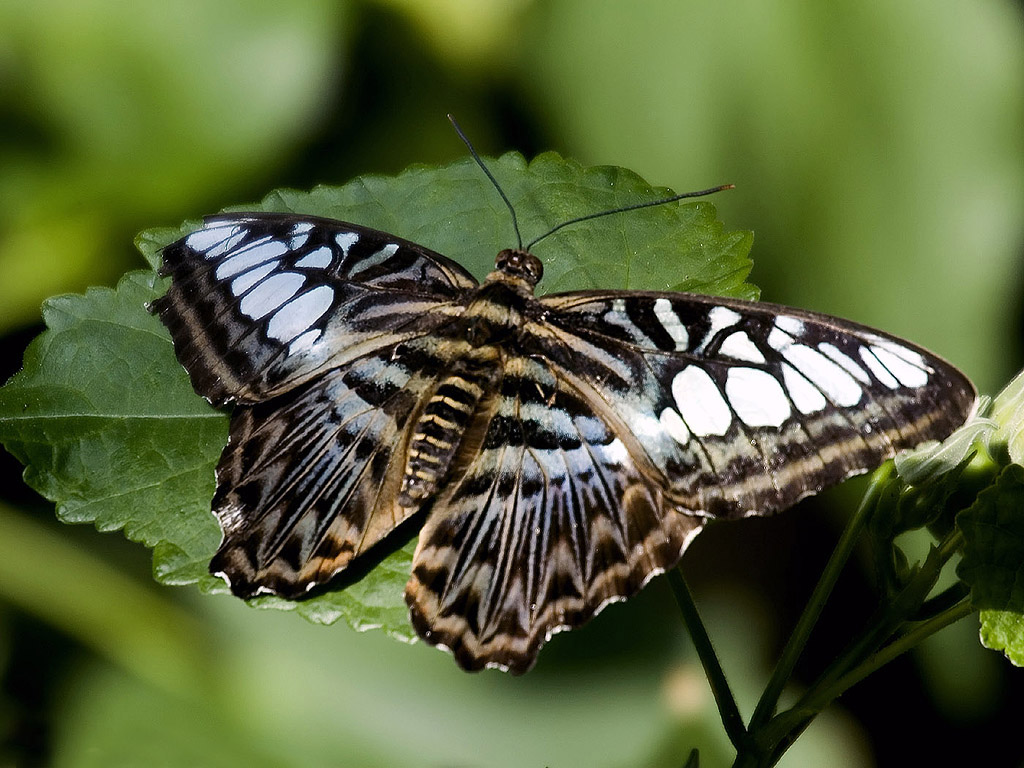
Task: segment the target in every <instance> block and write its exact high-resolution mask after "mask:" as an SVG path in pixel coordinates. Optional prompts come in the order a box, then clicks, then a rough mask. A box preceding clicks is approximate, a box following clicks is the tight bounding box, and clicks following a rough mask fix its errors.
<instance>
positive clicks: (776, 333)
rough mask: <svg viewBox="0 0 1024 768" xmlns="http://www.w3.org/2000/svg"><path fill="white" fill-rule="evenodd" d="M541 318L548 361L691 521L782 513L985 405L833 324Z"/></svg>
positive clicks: (711, 315) (926, 361)
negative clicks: (577, 383) (627, 442)
mask: <svg viewBox="0 0 1024 768" xmlns="http://www.w3.org/2000/svg"><path fill="white" fill-rule="evenodd" d="M541 304H542V305H543V306H544V307H545V308H546V309H547V310H549V311H548V312H547V313H546V314H545V318H544V320H545V321H544V323H543V325H541V324H538V325H537V333H536V335H535V338H536V339H537V340H538V342H539V346H540V347H541V348H542V350H543V352H542V354H545V355H547V356H548V357H549V358H550V359H551V360H552V361H553V363H554V364H557V365H558V366H559V367H561V368H563V369H565V370H566V371H585V372H586V376H585V378H586V380H587V382H588V383H590V384H591V385H592V386H593V389H594V391H595V393H596V395H597V396H598V397H600V398H601V399H602V400H603V401H604V402H605V403H607V405H608V407H609V408H610V409H611V410H613V411H615V412H617V413H619V414H621V415H622V417H623V419H624V420H625V422H626V423H627V424H628V425H629V426H630V428H631V429H632V430H633V432H634V433H635V434H637V435H640V436H642V440H641V443H642V446H643V451H644V453H645V454H646V456H647V458H648V459H649V461H650V463H651V464H652V465H653V466H654V467H655V468H656V470H657V477H656V478H655V479H656V480H657V482H659V483H661V484H662V485H663V487H664V489H665V492H666V493H668V494H669V495H670V496H671V497H672V498H673V499H674V500H675V501H676V503H677V504H678V505H679V506H680V507H681V508H684V509H686V510H689V511H690V512H692V513H694V514H699V515H705V516H714V517H738V516H744V515H752V514H767V513H770V512H773V511H776V510H779V509H784V508H786V507H788V506H790V505H792V504H794V503H795V502H796V501H798V500H799V499H801V498H803V497H804V496H807V495H809V494H812V493H817V492H819V491H821V490H822V489H823V488H825V487H828V486H830V485H834V484H836V483H838V482H840V481H841V480H843V479H844V478H846V477H849V476H850V475H853V474H856V473H859V472H864V471H867V470H869V469H873V468H874V467H876V466H878V465H879V464H880V463H881V462H882V461H884V460H885V459H887V458H890V457H892V456H893V455H894V454H895V453H896V451H898V450H900V449H901V448H909V447H912V446H914V445H917V444H918V443H920V442H923V441H925V440H931V439H942V438H944V437H946V436H947V435H948V434H949V433H950V432H952V431H953V430H954V429H955V428H957V427H958V426H960V425H961V424H963V423H964V421H966V419H967V418H968V417H969V415H970V414H971V412H972V411H973V409H974V406H975V400H976V393H975V390H974V387H973V385H972V384H971V382H970V381H969V380H968V379H967V378H966V377H965V376H964V375H963V374H962V373H961V372H960V371H958V370H957V369H956V368H954V367H953V366H951V365H949V364H948V363H946V362H945V361H943V360H941V359H939V358H938V357H936V356H934V355H932V354H931V353H929V352H927V351H925V350H923V349H920V348H919V347H916V346H914V345H912V344H909V343H908V342H906V341H903V340H901V339H897V338H895V337H893V336H889V335H887V334H884V333H882V332H880V331H876V330H873V329H870V328H867V327H865V326H862V325H858V324H856V323H851V322H847V321H844V320H838V319H836V318H833V317H829V316H827V315H821V314H816V313H812V312H806V311H802V310H796V309H790V308H788V307H782V306H778V305H772V304H766V303H757V302H746V301H740V300H728V299H719V298H714V297H708V296H699V295H687V294H679V293H640V292H631V293H608V292H581V293H575V294H563V295H555V296H548V297H544V298H543V299H541Z"/></svg>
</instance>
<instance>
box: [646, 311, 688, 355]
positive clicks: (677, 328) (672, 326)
mask: <svg viewBox="0 0 1024 768" xmlns="http://www.w3.org/2000/svg"><path fill="white" fill-rule="evenodd" d="M654 316H655V317H656V318H658V322H659V323H661V327H662V328H664V329H665V333H667V334H668V335H669V336H671V337H672V341H674V342H675V344H676V351H677V352H685V351H686V349H687V348H688V347H689V346H690V334H689V333H687V331H686V326H685V325H683V323H682V322H681V321H680V320H679V315H677V314H676V313H675V310H674V309H672V302H671V301H669V300H668V299H655V300H654Z"/></svg>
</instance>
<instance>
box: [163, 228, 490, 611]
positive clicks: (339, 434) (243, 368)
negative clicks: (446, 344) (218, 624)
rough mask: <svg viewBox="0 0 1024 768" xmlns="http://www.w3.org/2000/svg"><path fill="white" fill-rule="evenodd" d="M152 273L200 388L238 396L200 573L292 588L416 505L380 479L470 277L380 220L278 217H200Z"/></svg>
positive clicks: (245, 588)
mask: <svg viewBox="0 0 1024 768" xmlns="http://www.w3.org/2000/svg"><path fill="white" fill-rule="evenodd" d="M163 271H164V272H165V273H166V274H169V275H170V276H171V278H172V280H171V285H170V288H169V289H168V291H167V294H166V295H165V296H164V297H162V298H160V299H157V300H156V301H154V302H153V304H152V309H153V311H156V312H158V313H159V315H160V317H161V319H162V320H163V322H164V323H165V324H166V325H167V327H168V328H169V329H170V331H171V335H172V337H173V339H174V346H175V352H176V354H177V356H178V359H179V361H181V363H182V365H184V367H185V368H186V370H187V371H188V373H189V375H190V377H191V379H192V383H193V385H194V387H195V389H196V391H197V392H199V393H200V394H202V395H204V396H206V397H207V398H209V399H210V400H211V401H212V402H214V403H215V404H223V403H228V402H234V403H236V404H237V405H236V408H235V410H234V411H233V413H232V416H231V432H230V440H229V444H228V446H227V447H226V448H225V450H224V452H223V454H222V455H221V459H220V462H219V464H218V467H217V491H216V495H215V497H214V500H213V511H214V513H215V514H216V515H217V517H218V519H219V520H220V522H221V527H222V528H223V531H224V540H223V543H222V544H221V547H220V549H219V551H218V552H217V554H216V556H215V557H214V558H213V561H212V562H211V564H210V570H211V571H212V572H214V573H218V574H221V575H223V576H224V577H225V578H227V580H228V582H229V583H230V584H231V587H232V590H233V591H234V592H235V593H236V594H238V595H241V596H244V597H248V596H250V595H253V594H256V593H257V592H274V593H277V594H284V595H292V596H294V595H298V594H302V593H303V592H305V591H306V590H308V589H309V588H310V587H312V586H313V585H315V584H317V583H321V582H324V581H327V580H328V579H329V578H330V577H331V576H332V575H333V574H335V573H337V572H339V571H340V570H342V569H343V568H344V567H345V566H346V565H347V564H348V562H349V561H350V560H351V559H352V558H353V557H355V556H356V555H358V554H359V553H361V552H363V551H365V550H366V549H368V548H369V547H370V546H372V545H373V544H374V543H376V542H377V541H379V540H380V539H381V538H383V537H384V536H385V535H387V534H388V533H389V532H390V531H391V530H393V529H394V528H395V527H396V526H397V525H399V524H400V523H401V522H402V520H404V519H405V518H407V517H408V516H409V515H411V514H412V513H413V512H414V511H415V508H414V507H399V506H398V505H396V504H394V503H393V502H394V497H395V493H396V491H395V489H394V488H392V487H391V486H392V485H395V484H396V483H397V481H398V480H399V479H400V476H401V470H402V466H401V462H402V461H403V455H402V454H403V450H404V449H403V445H404V443H403V440H404V431H405V424H406V422H407V420H408V419H409V418H410V416H411V414H413V413H414V412H415V411H416V408H417V407H418V402H419V398H420V397H421V396H423V394H424V393H425V392H427V391H428V390H429V388H430V386H431V384H432V382H433V381H434V379H435V377H436V376H437V374H438V371H439V370H441V369H443V367H444V366H445V364H446V361H444V360H440V359H438V358H437V357H436V356H435V355H433V354H432V353H431V349H432V345H430V344H429V342H428V341H425V340H427V339H429V335H430V332H431V330H432V329H433V328H434V327H436V326H437V325H438V324H441V323H444V322H445V321H446V320H447V318H448V317H449V316H450V315H451V314H452V313H457V312H459V311H461V305H460V303H459V302H460V297H461V296H462V294H463V292H464V291H466V290H468V289H471V288H472V287H474V286H475V285H476V282H475V281H474V280H473V278H472V277H471V276H470V275H469V274H468V273H466V272H465V271H464V270H463V269H462V268H461V267H459V266H458V265H457V264H455V263H454V262H451V261H449V260H448V259H445V258H444V257H443V256H440V255H438V254H435V253H432V252H431V251H428V250H426V249H424V248H421V247H420V246H417V245H415V244H412V243H408V242H406V241H404V240H400V239H398V238H395V237H393V236H391V235H388V234H386V233H382V232H377V231H375V230H371V229H367V228H365V227H358V226H354V225H349V224H345V223H343V222H337V221H329V220H325V219H316V218H310V217H298V216H292V215H287V214H239V215H229V216H218V217H213V218H211V219H208V220H207V222H206V226H205V227H204V228H203V229H200V230H198V231H197V232H194V233H192V234H191V235H189V236H188V237H186V238H184V239H183V240H180V241H178V242H176V243H174V244H172V245H171V246H168V247H167V248H166V249H165V251H164V270H163ZM396 462H397V463H398V465H399V466H398V467H397V469H396V467H395V466H394V465H395V463H396Z"/></svg>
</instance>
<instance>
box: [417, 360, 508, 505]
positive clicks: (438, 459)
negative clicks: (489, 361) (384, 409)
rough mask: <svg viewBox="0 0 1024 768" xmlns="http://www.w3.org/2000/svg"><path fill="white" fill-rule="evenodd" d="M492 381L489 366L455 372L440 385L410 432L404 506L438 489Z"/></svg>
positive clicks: (428, 495) (418, 502)
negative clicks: (487, 368)
mask: <svg viewBox="0 0 1024 768" xmlns="http://www.w3.org/2000/svg"><path fill="white" fill-rule="evenodd" d="M489 383H490V375H489V372H488V371H487V370H486V369H473V370H467V371H465V372H460V373H452V374H450V375H448V376H447V377H446V378H445V379H443V380H442V381H441V383H440V384H438V386H437V388H436V389H435V390H434V393H433V395H431V397H430V399H429V400H428V401H427V404H426V406H424V408H423V411H422V413H421V414H420V416H419V418H418V419H417V420H416V424H415V426H414V427H413V428H412V430H411V431H410V439H409V447H408V449H407V451H406V462H405V471H404V473H403V477H402V488H401V491H400V493H399V497H398V503H399V505H400V506H403V507H415V506H418V505H419V504H420V503H421V502H422V501H424V500H426V499H428V498H430V497H431V496H432V495H433V494H434V492H435V491H436V490H437V487H438V484H439V483H440V482H441V481H442V480H443V479H444V477H445V475H446V474H447V472H448V468H449V467H450V466H451V464H452V460H453V459H454V457H455V454H456V452H457V451H458V449H459V446H460V445H461V443H462V438H463V436H464V435H465V434H466V430H467V429H468V428H469V424H470V422H471V420H472V419H473V415H474V413H475V412H476V410H477V406H478V404H479V403H480V400H481V399H482V398H483V396H484V394H485V393H486V390H487V388H488V386H489Z"/></svg>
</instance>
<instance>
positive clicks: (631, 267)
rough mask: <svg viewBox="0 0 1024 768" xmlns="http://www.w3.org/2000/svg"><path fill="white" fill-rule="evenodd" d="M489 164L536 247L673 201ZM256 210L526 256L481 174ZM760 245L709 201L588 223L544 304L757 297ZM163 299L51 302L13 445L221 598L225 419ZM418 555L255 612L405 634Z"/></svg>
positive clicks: (61, 494)
mask: <svg viewBox="0 0 1024 768" xmlns="http://www.w3.org/2000/svg"><path fill="white" fill-rule="evenodd" d="M491 168H492V170H493V171H494V173H495V175H496V176H497V177H498V179H499V180H500V181H501V183H502V184H503V186H504V187H505V190H506V192H507V193H508V195H509V197H510V198H511V200H512V201H513V203H514V204H515V205H516V208H517V211H518V213H519V221H520V226H521V228H522V231H523V233H524V237H525V238H526V239H529V238H530V237H534V236H536V235H538V234H541V233H543V232H545V231H547V230H548V229H549V228H550V227H552V226H554V225H555V224H558V223H560V222H562V221H565V220H566V219H569V218H572V217H574V216H579V215H582V214H586V213H593V212H595V211H600V210H605V209H608V208H612V207H616V206H622V205H627V204H630V203H636V202H640V201H645V200H651V199H657V198H659V197H663V196H666V195H667V194H669V191H668V190H665V189H655V188H652V187H651V186H650V185H648V184H647V183H646V182H645V181H643V179H641V178H640V177H638V176H637V175H636V174H634V173H631V172H630V171H627V170H623V169H620V168H609V167H600V168H584V167H583V166H581V165H579V164H578V163H576V162H573V161H571V160H565V159H562V158H560V157H558V156H557V155H554V154H550V153H549V154H544V155H541V156H540V157H538V158H537V159H535V160H534V161H533V162H531V163H529V164H527V163H526V161H525V160H523V158H522V157H521V156H519V155H516V154H507V155H505V156H503V157H501V158H499V159H497V160H493V161H491ZM245 209H247V210H267V211H270V210H276V211H295V212H301V213H307V214H315V215H320V216H328V217H332V218H337V219H343V220H349V221H355V222H359V223H361V224H365V225H369V226H372V227H376V228H378V229H382V230H385V231H389V232H393V233H394V234H396V235H399V236H402V237H406V238H408V239H410V240H414V241H416V242H420V243H422V244H424V245H426V246H428V247H430V248H433V249H435V250H437V251H440V252H441V253H444V254H446V255H448V256H451V257H453V258H455V259H456V260H458V261H460V262H462V263H463V264H464V265H466V266H467V268H469V269H470V270H472V271H473V272H474V273H475V274H477V275H478V276H482V275H484V274H486V272H487V271H489V269H490V268H491V265H492V264H493V259H494V256H495V254H496V253H497V252H498V250H500V249H501V248H503V247H508V246H510V245H514V244H515V243H514V240H513V237H514V236H513V233H512V227H511V223H510V219H509V216H508V212H507V211H506V210H505V208H504V207H503V205H502V203H501V200H500V198H499V197H498V195H497V194H496V193H495V191H494V189H493V188H492V187H490V185H489V183H488V182H487V180H486V178H485V177H483V174H481V173H480V170H479V169H478V168H477V167H476V166H475V165H473V164H472V163H471V162H470V161H460V162H457V163H454V164H452V165H449V166H447V167H443V168H425V167H414V168H410V169H408V170H407V171H405V172H403V173H402V174H400V175H398V176H396V177H382V176H366V177H362V178H359V179H356V180H354V181H352V182H350V183H349V184H346V185H344V186H342V187H319V188H317V189H315V190H313V191H312V192H305V193H304V192H297V191H293V190H279V191H276V192H274V193H272V194H270V195H268V196H267V198H265V200H264V201H263V202H262V203H261V204H259V205H255V206H252V205H250V206H245ZM195 226H196V225H195V223H188V224H186V225H183V226H182V227H181V228H180V229H162V230H152V231H149V232H145V233H143V234H142V235H140V237H139V238H138V240H137V244H138V246H139V248H140V250H141V251H142V252H143V254H144V255H145V256H146V258H147V259H148V260H149V262H150V263H151V264H153V265H156V264H157V263H158V262H159V250H160V248H162V247H163V246H165V245H167V244H168V243H170V242H172V241H173V240H175V239H177V238H178V237H181V236H183V235H184V234H186V233H187V232H189V231H190V230H192V229H193V228H195ZM750 244H751V235H750V234H749V233H742V232H726V231H725V230H724V228H723V226H722V224H721V223H720V222H718V221H717V220H716V219H715V213H714V207H713V206H712V205H711V204H710V203H708V202H706V201H701V202H696V203H687V204H684V205H676V204H670V205H665V206H661V207H657V208H650V209H644V210H641V211H630V212H627V213H621V214H616V215H613V216H608V217H606V218H603V219H598V220H596V221H588V222H585V223H581V224H578V225H575V226H573V227H570V228H567V229H566V230H563V231H560V232H558V233H556V234H555V235H553V236H551V237H550V238H548V239H546V240H544V241H543V243H541V244H540V245H539V246H538V247H537V249H536V250H537V253H538V255H539V256H540V257H541V258H542V260H543V261H544V262H545V269H546V273H547V275H546V278H545V280H544V282H543V283H542V284H541V290H542V291H543V290H548V291H550V290H571V289H582V288H591V287H609V288H616V287H619V288H621V287H631V288H649V289H664V288H668V287H670V286H682V287H686V288H688V289H700V290H704V291H706V292H714V293H718V294H722V295H729V296H746V297H753V296H756V293H757V291H756V289H755V288H754V287H753V286H752V285H750V284H749V283H746V282H744V278H745V277H746V275H747V273H748V272H749V270H750V266H751V264H750V261H749V260H748V259H747V251H748V250H749V247H750ZM164 287H165V286H164V285H163V283H162V281H161V280H159V279H158V278H157V277H156V275H155V274H154V273H151V272H136V273H131V274H129V275H126V276H125V277H124V278H123V279H122V280H121V282H120V284H119V285H118V287H117V289H116V290H110V289H106V288H96V289H90V290H89V291H88V292H87V293H86V294H85V295H84V296H63V297H58V298H55V299H52V300H50V301H49V302H47V304H46V305H45V307H44V316H45V319H46V322H47V325H48V330H47V331H45V332H44V333H43V334H42V335H41V336H40V337H39V338H38V339H36V340H35V341H34V342H33V344H32V345H31V346H30V348H29V350H28V352H27V353H26V356H25V367H24V370H23V371H22V372H21V373H19V374H18V375H16V376H15V377H14V378H13V379H12V380H11V382H10V383H8V384H7V385H6V386H5V387H3V388H2V389H0V442H3V444H4V445H5V446H6V447H7V449H8V450H9V451H11V453H13V454H14V455H15V456H16V457H18V459H19V460H21V461H22V462H23V463H24V464H25V465H26V467H27V469H26V471H25V479H26V481H27V482H28V483H29V484H30V485H31V486H32V487H33V488H35V489H36V490H38V491H39V492H40V493H42V494H43V495H44V496H46V497H47V498H48V499H51V500H52V501H54V502H55V503H56V504H57V514H58V516H59V517H60V519H62V520H64V521H66V522H91V523H93V524H94V525H96V527H97V528H99V529H100V530H105V531H108V530H116V529H121V530H123V531H124V533H125V535H126V536H127V537H129V538H130V539H132V540H134V541H139V542H141V543H143V544H145V545H146V546H148V547H152V548H153V567H154V574H155V577H156V579H157V580H158V581H160V582H162V583H166V584H186V583H193V582H195V583H198V584H199V586H200V588H201V589H203V590H204V591H207V592H225V591H227V588H226V586H225V585H224V584H223V582H221V581H220V580H218V579H215V578H213V577H211V576H209V575H208V574H207V570H206V568H207V562H208V561H209V559H210V557H211V556H212V554H213V552H214V551H215V550H216V548H217V544H218V542H219V540H220V532H219V529H218V527H217V523H216V521H215V519H214V517H213V515H212V514H211V513H210V499H211V497H212V495H213V490H214V467H215V465H216V462H217V458H218V456H219V455H220V451H221V450H222V448H223V446H224V444H225V442H226V439H227V423H228V418H227V414H226V413H224V412H220V411H217V410H215V409H213V408H212V407H211V406H210V405H209V404H208V403H206V402H205V401H204V400H202V399H201V398H199V397H198V396H196V395H195V394H194V393H193V391H192V389H191V387H190V385H189V381H188V377H187V375H186V373H185V371H184V369H182V368H181V366H179V365H178V363H177V362H176V360H175V358H174V353H173V349H172V345H171V340H170V337H169V335H168V334H167V333H166V331H165V330H164V328H163V326H162V325H161V324H160V322H159V321H158V320H157V319H156V318H155V317H153V316H151V315H150V314H149V313H148V312H147V311H146V309H145V304H146V302H147V301H151V300H152V299H154V298H155V297H157V296H158V295H159V294H160V293H161V292H162V291H163V289H164ZM398 543H401V542H398ZM414 546H415V542H408V543H406V544H405V546H404V547H401V548H400V549H397V550H395V551H391V552H389V553H388V552H385V554H384V556H383V557H382V559H381V560H380V562H377V563H375V564H374V567H372V568H371V569H368V572H366V573H365V575H364V576H363V578H361V579H359V580H355V579H354V576H348V577H347V578H346V579H345V581H346V582H347V586H345V587H344V588H341V587H334V588H331V589H326V590H323V591H320V592H318V593H317V594H315V595H313V596H311V597H310V598H308V599H305V600H302V601H288V600H283V599H280V598H277V597H273V596H267V597H261V598H258V599H255V600H252V601H250V603H251V604H252V605H255V606H259V607H272V608H279V609H287V610H296V611H298V612H299V613H300V614H302V615H303V616H305V617H306V618H308V619H310V620H311V621H316V622H321V623H331V622H334V621H336V620H338V619H339V618H344V619H345V620H346V621H348V622H349V623H350V624H351V625H352V626H354V627H356V628H358V629H368V628H371V627H374V628H376V627H379V628H383V629H384V630H385V631H387V632H388V633H390V634H392V635H394V636H397V637H401V638H409V637H411V630H410V628H409V626H408V621H407V613H406V608H405V605H404V603H403V600H402V591H403V587H404V584H405V582H406V580H407V578H408V574H409V566H410V562H411V558H412V553H413V549H414ZM363 570H367V569H366V567H365V566H364V567H363Z"/></svg>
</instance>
